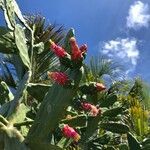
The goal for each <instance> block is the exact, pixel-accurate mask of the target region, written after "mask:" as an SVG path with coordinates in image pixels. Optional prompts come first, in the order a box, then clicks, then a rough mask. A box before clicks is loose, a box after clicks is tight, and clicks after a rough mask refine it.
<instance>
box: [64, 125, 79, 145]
mask: <svg viewBox="0 0 150 150" xmlns="http://www.w3.org/2000/svg"><path fill="white" fill-rule="evenodd" d="M62 132H63V135H64V136H65V137H66V138H72V139H73V140H74V141H75V142H78V141H79V139H80V138H81V137H80V135H79V134H78V133H77V132H76V131H75V130H74V129H73V128H72V127H69V126H68V125H64V127H63V128H62Z"/></svg>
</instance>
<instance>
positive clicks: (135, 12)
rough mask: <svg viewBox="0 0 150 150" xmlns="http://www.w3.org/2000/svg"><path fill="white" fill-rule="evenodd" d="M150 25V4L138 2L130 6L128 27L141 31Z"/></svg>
mask: <svg viewBox="0 0 150 150" xmlns="http://www.w3.org/2000/svg"><path fill="white" fill-rule="evenodd" d="M149 23H150V14H149V6H148V4H144V3H143V2H141V1H136V2H135V3H134V4H133V5H131V6H130V9H129V15H128V17H127V27H129V28H133V29H139V28H141V27H148V26H149Z"/></svg>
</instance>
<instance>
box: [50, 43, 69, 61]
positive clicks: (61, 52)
mask: <svg viewBox="0 0 150 150" xmlns="http://www.w3.org/2000/svg"><path fill="white" fill-rule="evenodd" d="M50 45H51V46H50V48H51V49H52V51H53V52H54V53H55V54H56V56H58V57H60V58H63V57H65V56H66V55H67V52H66V51H65V50H64V49H63V48H62V47H60V46H58V45H56V44H55V43H54V42H53V41H52V40H50Z"/></svg>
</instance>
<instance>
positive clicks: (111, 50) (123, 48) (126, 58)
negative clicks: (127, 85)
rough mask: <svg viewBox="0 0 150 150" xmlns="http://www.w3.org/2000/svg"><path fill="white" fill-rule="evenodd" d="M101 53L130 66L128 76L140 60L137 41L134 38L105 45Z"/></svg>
mask: <svg viewBox="0 0 150 150" xmlns="http://www.w3.org/2000/svg"><path fill="white" fill-rule="evenodd" d="M101 53H102V54H103V55H106V56H107V57H108V58H110V59H116V60H117V61H118V62H121V63H122V64H125V65H127V66H128V69H127V72H126V73H127V74H128V73H129V72H132V71H133V70H134V69H135V67H136V65H137V60H138V58H139V50H138V48H137V40H136V39H133V38H131V39H130V38H125V39H121V38H117V39H116V40H111V41H108V42H106V43H104V44H103V46H102V50H101Z"/></svg>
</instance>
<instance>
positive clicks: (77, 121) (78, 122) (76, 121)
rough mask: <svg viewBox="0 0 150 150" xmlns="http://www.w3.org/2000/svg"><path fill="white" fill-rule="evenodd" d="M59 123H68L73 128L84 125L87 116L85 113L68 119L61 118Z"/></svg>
mask: <svg viewBox="0 0 150 150" xmlns="http://www.w3.org/2000/svg"><path fill="white" fill-rule="evenodd" d="M61 123H64V124H68V125H69V126H71V127H73V128H77V127H85V126H86V125H87V117H86V116H85V115H79V116H74V117H71V118H70V119H64V120H62V121H61Z"/></svg>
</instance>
